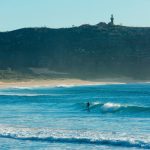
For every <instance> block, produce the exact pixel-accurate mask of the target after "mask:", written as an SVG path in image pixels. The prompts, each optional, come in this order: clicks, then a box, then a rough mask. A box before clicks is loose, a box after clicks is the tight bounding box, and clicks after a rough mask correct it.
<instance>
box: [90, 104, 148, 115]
mask: <svg viewBox="0 0 150 150" xmlns="http://www.w3.org/2000/svg"><path fill="white" fill-rule="evenodd" d="M90 110H93V111H96V110H97V111H100V112H102V113H114V112H137V113H138V112H150V107H144V106H130V105H123V104H118V103H111V102H107V103H100V102H94V103H91V106H90Z"/></svg>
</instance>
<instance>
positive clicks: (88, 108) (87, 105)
mask: <svg viewBox="0 0 150 150" xmlns="http://www.w3.org/2000/svg"><path fill="white" fill-rule="evenodd" d="M86 107H87V111H88V112H89V111H90V103H89V102H87V104H86Z"/></svg>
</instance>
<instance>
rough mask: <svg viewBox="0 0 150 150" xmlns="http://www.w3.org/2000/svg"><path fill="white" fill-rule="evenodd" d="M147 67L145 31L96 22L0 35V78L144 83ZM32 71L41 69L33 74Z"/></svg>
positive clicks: (149, 34) (148, 36)
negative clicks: (141, 81) (128, 78)
mask: <svg viewBox="0 0 150 150" xmlns="http://www.w3.org/2000/svg"><path fill="white" fill-rule="evenodd" d="M149 64H150V28H142V27H141V28H137V27H125V26H115V25H113V26H111V25H107V24H105V23H99V24H97V25H94V26H91V25H82V26H79V27H72V28H61V29H50V28H24V29H19V30H15V31H10V32H0V70H1V71H0V78H5V75H6V74H7V75H8V76H9V77H11V75H10V74H11V73H12V72H13V73H14V72H17V73H18V72H20V74H22V75H21V76H22V77H23V74H24V75H25V74H27V75H32V76H34V77H36V76H37V77H38V76H39V75H42V76H46V77H78V78H117V77H130V78H133V79H145V80H148V79H150V67H149ZM38 69H40V70H41V69H44V70H47V71H44V72H43V73H42V71H41V73H38ZM35 70H36V71H35ZM4 72H5V73H6V74H5V73H4ZM7 72H9V73H7ZM13 73H12V74H13ZM2 74H3V75H2Z"/></svg>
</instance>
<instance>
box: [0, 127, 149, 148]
mask: <svg viewBox="0 0 150 150" xmlns="http://www.w3.org/2000/svg"><path fill="white" fill-rule="evenodd" d="M0 138H11V139H15V140H31V141H40V142H58V143H77V144H96V145H109V146H110V145H111V146H122V147H136V148H144V149H150V139H148V138H147V137H143V138H139V139H138V138H137V137H133V136H131V137H130V136H129V135H127V134H120V133H104V132H94V131H83V130H82V131H81V130H52V129H48V128H44V129H35V128H15V127H1V128H0Z"/></svg>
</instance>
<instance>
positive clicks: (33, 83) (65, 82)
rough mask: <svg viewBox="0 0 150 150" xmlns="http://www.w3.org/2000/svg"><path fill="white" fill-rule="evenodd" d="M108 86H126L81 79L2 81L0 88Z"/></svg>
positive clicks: (112, 82) (111, 82) (113, 82)
mask: <svg viewBox="0 0 150 150" xmlns="http://www.w3.org/2000/svg"><path fill="white" fill-rule="evenodd" d="M108 84H126V83H124V82H115V81H90V80H81V79H48V80H41V79H40V80H28V81H13V80H12V81H0V88H1V89H2V88H15V87H22V88H23V87H31V88H32V87H33V88H36V87H57V86H58V87H61V86H62V87H63V86H64V87H65V86H66V87H67V86H68V87H69V86H86V85H87V86H88V85H108Z"/></svg>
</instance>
